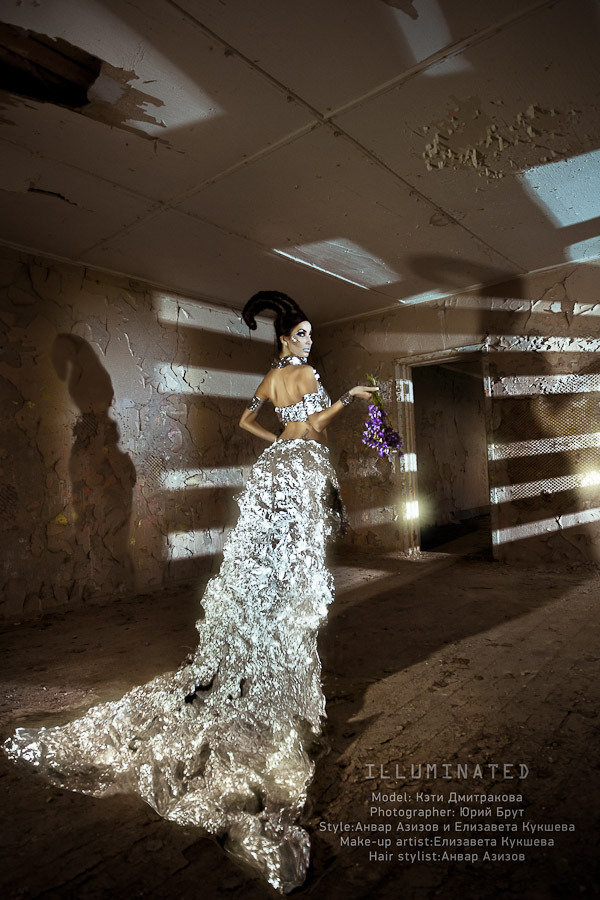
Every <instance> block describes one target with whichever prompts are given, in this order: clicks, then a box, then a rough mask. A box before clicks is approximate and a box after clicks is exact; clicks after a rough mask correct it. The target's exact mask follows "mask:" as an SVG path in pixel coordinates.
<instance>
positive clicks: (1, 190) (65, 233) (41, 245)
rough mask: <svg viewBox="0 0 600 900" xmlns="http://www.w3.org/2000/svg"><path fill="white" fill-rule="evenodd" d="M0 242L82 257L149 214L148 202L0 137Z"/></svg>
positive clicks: (65, 255) (69, 256)
mask: <svg viewBox="0 0 600 900" xmlns="http://www.w3.org/2000/svg"><path fill="white" fill-rule="evenodd" d="M0 204H1V209H2V215H1V216H0V241H8V242H11V243H17V244H22V245H24V246H29V247H32V248H35V249H36V250H39V251H41V252H45V253H52V254H56V255H58V256H63V257H67V258H80V257H81V254H82V252H83V250H84V248H86V247H89V246H90V245H92V244H95V243H97V242H98V241H99V240H101V239H103V238H106V237H107V236H108V235H110V234H114V233H115V232H118V231H120V230H121V229H122V228H124V227H125V226H126V225H128V224H129V223H131V222H133V221H135V220H136V219H138V218H139V217H141V216H143V215H144V214H145V213H147V212H148V211H149V210H150V208H151V205H152V204H151V203H150V202H149V201H145V200H142V199H141V198H139V197H136V196H134V195H132V194H129V193H127V192H126V191H123V190H121V189H120V188H117V187H115V185H112V184H108V183H106V182H102V181H99V180H98V179H97V178H94V177H93V176H91V175H88V174H86V173H85V172H76V171H74V170H73V169H71V168H67V167H66V166H59V165H56V164H55V163H50V162H49V161H48V160H46V159H43V158H40V157H38V156H34V155H33V154H31V153H26V152H24V151H23V150H22V149H21V148H19V147H15V146H14V145H12V144H7V143H5V142H3V141H0Z"/></svg>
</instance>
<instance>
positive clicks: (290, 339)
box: [284, 321, 312, 359]
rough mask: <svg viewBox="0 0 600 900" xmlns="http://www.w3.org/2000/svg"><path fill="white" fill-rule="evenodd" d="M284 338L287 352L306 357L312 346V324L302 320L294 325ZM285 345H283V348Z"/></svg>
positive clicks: (302, 357)
mask: <svg viewBox="0 0 600 900" xmlns="http://www.w3.org/2000/svg"><path fill="white" fill-rule="evenodd" d="M285 340H286V341H287V344H286V347H287V352H288V353H289V354H290V355H291V356H299V357H300V358H301V359H306V358H307V357H308V354H309V353H310V348H311V347H312V326H311V324H310V322H308V321H304V322H300V324H299V325H295V326H294V327H293V328H292V330H291V331H290V333H289V335H287V337H286V338H285ZM286 347H284V350H285V349H286Z"/></svg>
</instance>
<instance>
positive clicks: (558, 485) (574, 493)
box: [318, 263, 600, 564]
mask: <svg viewBox="0 0 600 900" xmlns="http://www.w3.org/2000/svg"><path fill="white" fill-rule="evenodd" d="M599 287H600V269H599V267H598V264H597V263H596V264H593V263H590V264H587V265H577V264H574V265H571V266H565V267H564V268H560V269H554V270H551V271H546V272H543V273H538V274H534V275H531V276H527V277H523V278H521V279H518V280H516V281H512V282H508V283H505V284H500V285H497V286H495V287H493V288H488V289H485V290H482V291H481V292H479V293H470V294H457V295H456V296H453V297H451V298H446V299H443V300H439V301H433V302H429V303H426V304H419V305H414V306H407V307H403V308H402V307H400V308H398V309H397V310H394V311H393V312H389V313H385V314H381V315H377V316H372V317H365V318H362V319H361V318H358V319H353V320H349V321H347V322H345V323H337V324H335V325H332V326H330V327H328V328H325V329H320V330H319V331H318V340H319V344H320V346H322V347H323V348H324V352H323V378H324V381H325V383H326V384H327V385H328V387H330V389H331V391H332V393H333V395H334V396H337V395H338V394H339V393H341V392H342V391H343V390H345V389H347V388H348V387H350V386H351V385H352V384H355V383H357V382H358V383H361V382H363V383H364V379H365V374H366V373H367V372H373V373H374V374H375V375H376V376H377V377H378V378H379V380H380V382H381V383H382V385H383V391H384V394H385V396H386V397H387V403H388V405H389V408H390V411H391V414H392V416H398V415H399V408H398V406H397V403H396V390H397V394H398V397H399V398H400V400H401V401H403V400H407V396H405V395H404V394H403V387H402V385H400V384H396V373H397V369H396V366H395V361H396V360H398V359H407V358H408V359H410V358H412V357H417V356H419V355H421V356H422V355H423V354H432V355H434V356H435V355H436V354H441V353H443V352H444V351H449V350H451V349H452V348H456V349H457V350H458V358H460V353H461V351H460V349H458V348H467V347H472V346H473V345H476V344H478V343H482V344H484V347H485V350H484V354H483V355H484V364H485V365H486V366H487V369H488V372H489V378H488V381H487V391H488V395H489V422H488V444H489V446H490V451H489V452H490V455H491V457H492V459H491V460H490V476H491V480H490V487H491V489H492V498H493V499H494V503H493V504H492V527H493V530H494V534H493V538H494V540H495V554H496V557H497V558H499V559H503V560H506V561H523V562H527V563H532V564H547V563H548V562H551V563H560V562H575V561H578V562H590V561H593V562H596V561H598V559H599V558H600V556H599V547H600V525H599V519H600V485H599V484H598V482H599V481H600V474H598V473H600V449H599V445H600V440H599V439H598V435H599V433H600V376H599V375H598V374H597V373H599V372H600V357H599V355H598V354H599V351H600V339H599V334H600V302H599V300H598V296H599ZM464 352H465V354H466V355H468V354H467V351H466V350H465V351H464ZM432 361H433V360H432ZM409 393H410V392H409ZM408 399H410V398H409V397H408ZM400 412H401V410H400ZM364 413H365V409H364V406H363V407H361V405H360V404H359V403H355V404H354V405H353V406H352V407H350V408H349V410H348V411H347V413H345V414H344V418H343V420H341V421H340V423H339V426H338V427H336V428H332V429H331V433H332V438H333V443H334V446H335V447H336V448H337V452H338V454H339V455H340V462H341V471H340V474H341V477H342V480H343V487H344V489H345V494H346V499H347V501H348V505H349V508H350V513H351V520H352V523H353V526H354V533H353V534H351V535H349V537H348V538H347V540H348V541H349V542H350V543H351V544H355V545H358V546H361V547H373V546H379V547H389V548H393V547H398V546H399V545H402V544H404V546H406V545H407V544H406V542H407V534H408V532H409V525H408V522H407V517H406V506H405V504H406V502H407V500H408V499H410V494H409V492H408V488H407V485H408V482H409V480H410V479H409V476H408V473H407V472H406V471H404V469H405V468H406V462H407V460H405V461H404V463H403V465H398V463H391V462H390V461H388V460H385V459H384V460H379V459H378V458H377V457H373V456H372V455H371V454H370V452H369V451H368V450H366V448H365V447H363V445H362V444H361V441H360V433H361V430H362V419H363V417H364ZM400 418H402V416H400ZM536 441H541V443H538V444H537V445H536V444H535V443H534V442H536ZM523 442H525V443H523ZM539 482H541V483H539ZM517 484H518V485H519V486H520V487H519V488H518V489H516V488H515V486H516V485H517Z"/></svg>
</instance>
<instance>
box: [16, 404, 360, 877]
mask: <svg viewBox="0 0 600 900" xmlns="http://www.w3.org/2000/svg"><path fill="white" fill-rule="evenodd" d="M310 397H311V401H310V402H311V409H312V410H313V411H314V409H313V405H312V404H313V402H314V395H310ZM301 402H302V401H301ZM328 403H329V401H328V398H326V395H325V396H324V397H323V401H322V405H321V406H320V408H323V406H325V405H328ZM297 405H298V404H296V406H297ZM238 503H239V506H240V515H239V519H238V522H237V524H236V526H235V527H234V528H233V529H232V531H231V532H230V534H229V536H228V538H227V541H226V544H225V547H224V551H223V563H222V565H221V569H220V572H219V574H218V575H217V576H216V577H214V578H212V579H211V580H210V581H209V583H208V585H207V588H206V591H205V594H204V597H203V600H202V610H203V616H202V618H201V619H200V620H199V621H198V622H197V623H196V627H197V629H198V632H199V645H198V649H197V650H196V652H195V653H194V654H193V656H190V657H189V658H188V659H186V660H185V661H184V663H183V664H182V665H181V667H180V668H179V669H177V671H175V672H169V673H167V674H165V675H160V676H159V677H157V678H154V679H153V680H152V681H150V682H149V683H148V684H145V685H142V686H140V687H136V688H134V689H133V690H131V691H129V693H127V694H125V695H124V696H123V697H122V698H121V699H120V700H116V701H114V702H110V703H105V704H102V705H100V706H96V707H93V708H92V709H90V710H89V711H88V712H87V713H86V714H85V715H84V716H83V717H82V718H79V719H76V720H75V721H73V722H71V723H69V724H67V725H65V726H63V727H55V728H40V729H35V730H25V729H18V730H17V732H16V733H15V734H14V735H13V736H12V737H11V738H10V739H9V740H8V741H7V742H6V743H5V745H4V749H5V750H6V752H7V753H8V755H9V756H10V757H11V758H13V759H16V760H22V761H25V762H27V763H30V764H31V765H33V766H34V767H36V768H37V769H38V770H39V771H40V772H42V773H43V774H44V775H45V776H46V777H48V778H49V779H50V780H51V781H52V782H54V783H55V784H57V785H59V786H60V787H64V788H67V789H69V790H74V791H80V792H82V793H86V794H91V795H93V796H96V797H98V796H102V795H107V794H112V793H117V792H124V791H126V792H135V793H138V794H139V795H140V796H141V797H142V798H143V799H144V800H145V801H146V802H147V803H149V804H150V805H151V806H152V807H153V808H154V809H155V810H156V811H157V812H158V813H159V814H160V815H161V816H163V817H164V818H166V819H170V820H172V821H174V822H177V823H179V824H181V825H187V826H189V825H194V826H199V827H200V828H202V829H204V830H205V831H206V832H209V833H212V834H215V835H218V836H220V837H224V838H225V848H226V849H227V850H228V851H229V852H230V853H231V854H233V855H234V856H235V857H237V858H239V859H240V860H243V861H245V862H246V863H249V864H250V865H251V866H253V867H254V868H255V869H258V870H259V871H260V872H261V873H262V875H263V876H264V877H265V878H266V879H267V880H268V882H269V883H270V884H271V885H273V887H275V888H276V889H278V890H279V891H280V892H282V893H287V892H288V891H290V890H292V889H293V888H294V887H297V886H298V885H299V884H301V883H302V881H303V880H304V877H305V873H306V868H307V865H308V861H309V851H310V842H309V836H308V834H307V832H306V831H305V830H304V829H303V828H302V827H301V826H300V825H299V816H300V813H301V811H302V808H303V805H304V803H305V800H306V790H307V786H308V783H309V782H310V780H311V778H312V775H313V771H314V763H313V762H312V760H311V759H310V757H309V755H308V752H307V749H308V747H309V746H310V744H311V742H312V740H313V738H314V736H315V735H318V734H319V733H320V731H321V718H322V717H323V716H324V715H325V698H324V696H323V692H322V689H321V678H320V675H321V664H320V660H319V656H318V653H317V632H318V628H319V626H320V625H321V623H322V622H323V620H324V619H325V617H326V614H327V608H328V605H329V604H330V603H331V601H332V599H333V585H332V579H331V576H330V573H329V572H328V570H327V567H326V565H325V545H326V541H327V539H328V538H329V537H331V536H333V535H334V533H335V532H337V531H338V530H339V528H340V526H341V525H342V524H343V518H344V514H343V507H342V506H341V502H340V501H339V487H338V483H337V478H336V475H335V472H334V470H333V468H332V466H331V463H330V459H329V451H328V450H327V448H326V447H324V446H322V445H321V444H318V443H316V442H315V441H311V440H301V439H300V440H290V441H278V442H276V443H274V444H272V445H271V446H269V447H267V449H266V450H264V452H263V453H262V454H261V456H260V457H259V459H258V460H257V462H256V463H255V465H254V466H253V468H252V470H251V473H250V476H249V479H248V482H247V484H246V487H245V488H244V490H243V492H242V493H241V495H240V497H239V499H238Z"/></svg>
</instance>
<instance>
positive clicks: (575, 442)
mask: <svg viewBox="0 0 600 900" xmlns="http://www.w3.org/2000/svg"><path fill="white" fill-rule="evenodd" d="M591 447H600V431H594V432H591V433H590V434H567V435H563V436H562V437H553V438H540V439H539V440H535V441H512V443H510V444H490V446H489V449H488V455H489V458H490V459H518V458H519V457H521V456H542V455H544V454H545V453H562V452H564V451H565V450H567V451H568V450H587V449H589V448H591Z"/></svg>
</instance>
